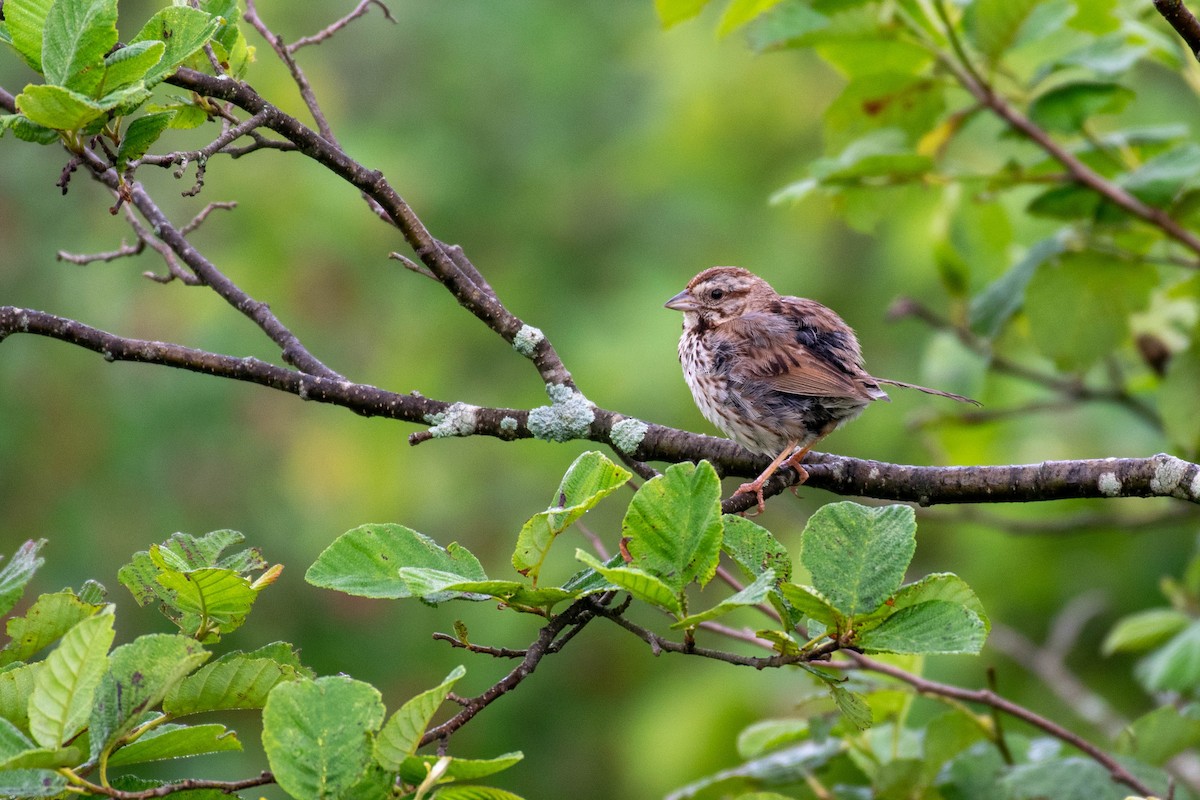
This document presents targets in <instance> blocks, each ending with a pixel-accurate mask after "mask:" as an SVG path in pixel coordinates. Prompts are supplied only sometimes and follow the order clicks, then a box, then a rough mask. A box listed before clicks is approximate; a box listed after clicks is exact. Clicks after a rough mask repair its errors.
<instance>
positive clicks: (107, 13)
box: [42, 0, 117, 97]
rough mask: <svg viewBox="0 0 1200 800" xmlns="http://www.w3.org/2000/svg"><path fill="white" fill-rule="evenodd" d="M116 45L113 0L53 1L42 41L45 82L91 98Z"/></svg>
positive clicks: (115, 19)
mask: <svg viewBox="0 0 1200 800" xmlns="http://www.w3.org/2000/svg"><path fill="white" fill-rule="evenodd" d="M116 43H117V0H56V2H55V3H54V4H53V5H51V6H50V10H49V12H47V14H46V29H45V31H44V33H43V39H42V70H43V72H44V74H45V76H46V81H47V82H48V83H51V84H55V85H57V86H63V87H66V88H68V89H71V90H72V91H75V92H78V93H80V94H82V95H85V96H88V97H94V96H95V95H94V92H95V90H96V88H97V87H98V86H99V85H100V82H101V81H102V80H103V77H104V55H105V53H107V52H108V51H109V50H111V49H112V46H113V45H115V44H116Z"/></svg>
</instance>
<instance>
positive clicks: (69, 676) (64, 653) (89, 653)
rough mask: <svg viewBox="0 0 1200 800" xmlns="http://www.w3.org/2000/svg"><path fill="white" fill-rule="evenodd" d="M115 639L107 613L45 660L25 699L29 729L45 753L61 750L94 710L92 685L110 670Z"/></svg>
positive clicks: (72, 633) (78, 630) (66, 639)
mask: <svg viewBox="0 0 1200 800" xmlns="http://www.w3.org/2000/svg"><path fill="white" fill-rule="evenodd" d="M113 636H114V631H113V616H112V611H111V607H110V608H109V609H108V610H106V611H105V612H104V613H101V614H97V615H95V616H92V617H88V618H87V619H85V620H83V621H82V622H79V623H78V624H76V625H75V627H73V628H71V630H69V631H67V633H66V635H65V636H63V637H62V641H60V642H59V643H58V647H56V648H54V650H53V652H51V653H50V655H49V656H47V657H46V660H45V662H43V664H42V669H40V670H38V671H37V674H36V675H35V676H34V681H33V692H32V693H31V694H30V696H29V729H30V733H31V734H32V735H33V739H34V741H35V742H37V743H38V744H40V745H41V746H43V747H61V746H62V745H63V743H65V742H66V741H68V740H69V739H70V738H71V737H72V736H74V735H75V734H76V733H78V732H79V730H80V729H81V728H83V725H84V723H85V722H87V718H88V715H89V714H90V713H91V710H92V699H93V697H94V695H95V691H96V685H97V684H98V683H99V682H100V678H101V676H103V675H104V670H105V668H106V667H107V666H108V648H109V645H111V644H112V640H113Z"/></svg>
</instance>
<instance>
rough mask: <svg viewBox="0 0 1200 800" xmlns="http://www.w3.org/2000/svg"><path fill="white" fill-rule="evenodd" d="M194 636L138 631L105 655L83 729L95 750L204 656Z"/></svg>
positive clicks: (123, 729)
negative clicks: (141, 633)
mask: <svg viewBox="0 0 1200 800" xmlns="http://www.w3.org/2000/svg"><path fill="white" fill-rule="evenodd" d="M208 657H209V653H208V652H207V651H205V650H204V648H203V647H201V646H200V644H199V643H198V642H196V641H195V640H194V639H191V638H188V637H186V636H179V635H174V634H165V633H151V634H146V635H145V636H139V637H138V638H136V639H134V640H133V641H132V642H130V643H129V644H125V645H121V646H120V647H118V648H116V649H115V650H113V651H112V653H111V654H110V655H109V657H108V671H107V672H106V673H105V674H104V677H103V678H102V679H101V680H100V684H99V686H97V687H96V695H95V706H94V707H93V709H92V717H91V724H90V725H89V726H88V734H89V736H90V738H91V746H92V756H93V757H95V756H98V755H100V754H101V753H102V752H104V751H105V750H107V749H108V748H109V747H111V745H112V744H114V743H115V742H116V741H117V739H119V738H120V737H121V736H124V735H125V734H126V733H128V732H129V731H130V730H131V729H132V728H133V726H134V724H135V723H137V722H138V720H139V719H140V718H141V716H142V714H143V713H145V712H146V711H147V710H148V709H151V708H155V707H156V706H158V704H159V703H160V702H162V699H163V697H165V696H166V694H167V692H168V691H170V690H171V689H173V688H174V687H175V686H176V685H177V684H178V683H179V682H180V681H182V680H183V678H184V677H185V676H186V675H188V674H189V673H190V672H192V671H193V670H195V669H196V668H197V667H199V666H200V665H201V664H203V663H204V662H205V661H206V660H208Z"/></svg>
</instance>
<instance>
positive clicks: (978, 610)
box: [891, 572, 992, 633]
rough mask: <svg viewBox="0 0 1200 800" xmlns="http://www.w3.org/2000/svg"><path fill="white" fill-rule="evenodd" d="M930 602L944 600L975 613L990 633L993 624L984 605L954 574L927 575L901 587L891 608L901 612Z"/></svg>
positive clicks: (985, 629)
mask: <svg viewBox="0 0 1200 800" xmlns="http://www.w3.org/2000/svg"><path fill="white" fill-rule="evenodd" d="M929 600H944V601H946V602H948V603H954V604H955V605H959V606H963V607H964V608H966V609H968V610H970V611H973V612H975V615H976V616H978V617H979V620H980V621H981V622H982V623H983V627H984V632H985V633H987V632H990V631H991V629H992V623H991V621H990V620H988V617H987V614H986V613H985V612H984V610H983V603H981V602H980V601H979V597H978V596H977V595H976V594H975V592H974V590H973V589H971V587H970V586H968V585H967V582H966V581H964V580H963V579H962V578H960V577H958V576H957V575H955V574H954V573H952V572H935V573H933V574H931V575H926V576H925V577H924V578H921V579H920V580H919V581H916V582H914V583H910V584H907V585H906V586H902V587H900V591H898V592H896V596H895V597H894V598H892V604H891V608H892V609H893V611H899V610H900V609H902V608H908V607H909V606H915V605H918V604H920V603H924V602H927V601H929Z"/></svg>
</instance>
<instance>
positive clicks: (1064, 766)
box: [1000, 756, 1166, 800]
mask: <svg viewBox="0 0 1200 800" xmlns="http://www.w3.org/2000/svg"><path fill="white" fill-rule="evenodd" d="M1155 782H1161V781H1155ZM1155 782H1152V784H1153V783H1155ZM1000 783H1001V785H1002V786H1003V787H1004V789H1005V790H1006V792H1007V795H1006V796H1007V797H1008V798H1011V800H1041V798H1047V797H1052V798H1054V800H1102V799H1106V798H1112V799H1113V800H1119V798H1122V797H1127V796H1128V795H1129V792H1128V790H1126V789H1124V787H1118V786H1115V785H1114V784H1113V780H1112V776H1111V775H1110V774H1109V772H1108V770H1107V769H1105V768H1104V767H1103V766H1101V765H1100V764H1098V763H1097V762H1095V761H1093V760H1092V759H1090V758H1084V757H1083V756H1071V757H1068V758H1052V759H1047V760H1045V761H1037V762H1034V763H1032V764H1018V765H1017V766H1015V767H1012V768H1011V769H1010V770H1009V771H1008V774H1007V775H1005V776H1003V777H1002V778H1001V779H1000ZM1155 793H1156V794H1158V792H1157V791H1156V792H1155ZM1165 794H1166V792H1165V791H1164V792H1163V794H1162V795H1159V796H1165Z"/></svg>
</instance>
